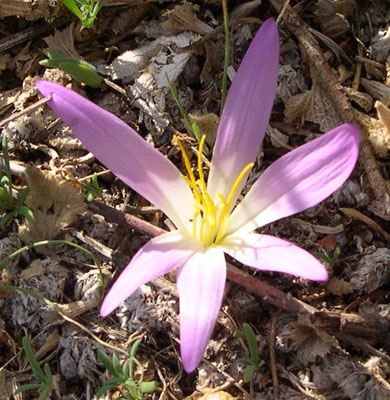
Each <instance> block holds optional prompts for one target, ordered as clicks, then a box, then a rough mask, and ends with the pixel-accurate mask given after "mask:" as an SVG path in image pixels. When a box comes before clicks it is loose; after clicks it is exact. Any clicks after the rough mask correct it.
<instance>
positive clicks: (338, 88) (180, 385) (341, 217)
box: [0, 0, 390, 400]
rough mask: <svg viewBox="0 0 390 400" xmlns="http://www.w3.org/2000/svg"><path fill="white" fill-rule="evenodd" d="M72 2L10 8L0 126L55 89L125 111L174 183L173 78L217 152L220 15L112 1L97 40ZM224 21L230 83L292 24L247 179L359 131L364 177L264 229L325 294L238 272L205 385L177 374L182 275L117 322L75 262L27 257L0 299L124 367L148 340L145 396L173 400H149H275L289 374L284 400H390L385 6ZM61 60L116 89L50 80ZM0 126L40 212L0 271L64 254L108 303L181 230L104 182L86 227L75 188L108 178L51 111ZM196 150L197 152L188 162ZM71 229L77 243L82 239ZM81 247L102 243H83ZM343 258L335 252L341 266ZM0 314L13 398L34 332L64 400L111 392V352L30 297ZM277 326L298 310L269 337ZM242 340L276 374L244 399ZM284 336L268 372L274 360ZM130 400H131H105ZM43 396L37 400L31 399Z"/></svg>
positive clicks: (255, 5) (270, 5) (233, 13)
mask: <svg viewBox="0 0 390 400" xmlns="http://www.w3.org/2000/svg"><path fill="white" fill-rule="evenodd" d="M59 3H60V2H58V1H49V2H48V1H32V0H23V1H22V0H3V1H1V2H0V18H1V19H0V28H1V29H0V123H1V121H2V120H6V119H7V118H9V117H12V116H13V115H14V114H16V113H18V112H21V111H22V112H23V110H25V109H26V108H28V107H29V106H30V105H32V104H34V103H35V102H36V101H37V100H38V97H37V91H36V89H35V87H34V82H35V81H36V80H37V79H39V78H42V77H44V78H45V79H49V80H52V81H54V82H57V83H60V84H62V85H65V86H69V87H72V88H73V89H75V90H77V91H79V92H81V93H83V94H84V95H85V96H87V97H89V98H90V99H91V100H93V101H94V102H96V103H97V104H100V105H101V106H103V107H106V108H107V109H109V110H110V111H112V112H114V113H115V114H117V115H118V116H120V117H121V118H122V119H124V120H125V121H126V122H127V123H129V124H131V125H132V126H134V127H136V128H137V129H138V131H140V132H141V134H142V135H143V136H144V137H145V139H146V140H147V141H149V142H150V143H152V144H153V145H154V146H155V147H156V148H158V149H159V150H160V151H161V152H163V153H164V154H165V155H166V156H167V157H169V158H170V159H171V160H172V161H174V162H175V163H176V164H177V165H178V166H179V167H180V161H179V157H178V152H177V148H176V147H175V145H174V142H173V141H172V134H173V133H176V134H178V132H179V134H181V135H182V136H183V137H185V136H184V135H185V134H184V132H187V133H188V127H186V126H185V124H184V122H183V121H182V118H181V115H180V113H179V112H178V110H177V108H176V105H175V103H174V102H173V99H172V97H171V94H170V92H169V90H168V88H167V84H166V79H165V76H166V74H167V75H168V76H169V78H170V80H171V81H172V83H173V84H174V86H175V89H176V91H177V94H178V97H179V99H180V101H181V102H182V104H183V107H184V108H185V110H186V111H187V112H188V113H189V114H190V115H191V117H192V119H193V120H196V122H197V124H198V125H199V126H200V127H201V130H202V131H205V132H206V131H207V133H208V144H210V145H211V144H212V143H213V142H214V140H215V134H216V128H217V125H218V115H219V105H220V103H219V102H220V88H221V78H222V73H221V71H222V65H223V48H224V37H223V29H222V23H223V20H222V10H221V6H220V2H219V1H216V0H213V1H199V2H189V1H181V2H172V1H153V0H151V1H147V2H145V1H138V0H121V1H117V0H107V1H106V5H107V6H106V7H104V8H103V9H102V10H101V13H100V14H99V16H98V19H97V21H96V26H95V27H94V28H93V29H92V30H88V31H85V30H84V31H82V30H80V27H79V25H78V24H76V23H72V20H71V16H70V14H69V13H68V11H67V10H66V9H65V8H64V7H63V6H61V5H60V4H59ZM228 6H229V13H230V14H229V16H230V21H231V23H230V33H231V55H230V67H231V69H230V72H231V76H233V75H234V70H236V69H237V67H238V65H239V64H240V61H241V59H242V56H243V54H244V52H245V49H246V48H247V46H248V44H249V42H250V40H251V38H252V37H253V34H254V33H255V31H256V30H257V28H258V26H259V23H260V22H261V21H264V20H265V19H266V18H268V17H269V16H272V17H274V18H275V19H276V18H278V17H279V19H280V21H279V30H280V35H281V59H280V69H279V85H278V91H277V98H276V101H275V105H274V109H273V114H272V117H271V121H270V126H269V128H268V130H267V132H268V134H267V135H268V136H267V139H266V140H265V142H264V148H263V150H262V153H261V154H259V157H258V164H257V165H256V167H255V173H254V176H253V177H252V179H255V178H256V176H258V175H259V174H260V173H261V172H262V171H263V170H264V168H265V167H266V166H267V165H269V164H270V163H271V162H272V161H273V160H275V159H276V158H277V157H279V156H281V155H283V154H285V153H286V152H287V150H288V149H291V148H295V147H297V146H298V145H299V144H301V143H303V142H305V141H307V140H309V139H311V138H312V137H313V136H316V135H319V134H321V133H323V132H324V131H326V130H328V129H330V128H332V127H334V126H336V125H338V124H339V123H341V122H346V121H348V122H350V121H354V122H355V123H357V124H359V126H360V128H361V133H362V143H361V154H360V162H359V165H358V167H357V168H356V171H355V173H354V174H353V176H352V177H351V179H350V180H349V181H348V182H347V183H346V184H345V185H344V186H343V187H342V188H341V189H340V190H339V191H338V192H337V193H335V194H334V196H332V197H331V198H329V200H327V201H326V202H324V203H323V204H321V205H319V206H317V207H315V208H313V209H312V210H309V211H308V212H306V213H302V214H300V215H298V216H297V217H294V218H290V219H287V220H282V221H278V222H275V223H273V224H271V225H270V226H267V227H266V228H265V232H267V233H270V234H273V235H278V236H280V237H283V238H286V239H288V240H291V241H293V242H295V243H297V244H299V245H301V246H303V247H305V248H306V249H308V250H309V251H311V252H313V253H314V252H318V253H320V254H322V255H323V256H324V259H325V260H327V261H326V262H327V267H328V271H329V273H330V276H331V278H330V280H329V282H327V283H326V284H324V285H322V284H312V283H309V282H307V281H304V280H301V279H296V278H290V277H287V276H281V275H278V276H277V275H276V274H269V273H258V274H256V276H249V275H248V274H246V273H243V272H242V270H241V272H237V271H236V270H234V269H233V267H232V269H231V270H230V271H229V274H230V279H231V283H230V284H229V285H228V287H227V289H226V294H225V297H226V300H225V303H224V306H223V309H222V312H221V313H220V315H219V319H218V323H217V326H216V328H215V331H214V334H213V337H212V340H211V341H210V344H209V346H208V348H207V351H206V353H205V355H204V359H203V361H202V363H201V365H200V367H199V369H198V370H197V372H196V373H194V374H191V375H186V374H185V373H184V372H183V370H182V367H181V364H180V359H179V356H178V344H177V342H176V340H177V331H178V311H179V304H178V301H177V292H176V287H175V285H174V284H173V283H172V282H174V280H175V277H174V276H168V277H166V278H165V279H161V280H158V281H156V282H153V283H151V284H150V285H145V286H143V287H142V288H141V289H140V290H139V291H138V292H137V293H135V294H134V295H133V296H132V297H131V298H130V299H129V300H128V301H126V302H125V303H124V304H123V306H122V307H120V309H119V310H118V311H117V312H116V313H115V314H114V315H113V316H111V317H109V318H107V319H105V320H103V319H101V318H100V317H99V312H98V304H99V302H100V300H101V294H100V283H99V273H98V271H97V270H96V269H95V268H91V266H90V263H91V261H90V259H89V258H88V257H87V256H86V255H85V254H83V253H81V252H80V251H78V250H76V249H74V248H70V247H69V248H68V247H66V246H62V245H61V246H58V247H52V248H51V250H50V249H46V250H44V249H40V250H39V251H38V250H30V251H28V252H24V253H21V254H19V255H18V256H16V257H15V258H13V259H12V260H10V262H9V263H8V264H7V266H6V268H5V269H3V270H2V271H1V275H0V284H1V285H15V286H18V287H20V288H24V289H28V290H31V291H33V292H35V293H37V294H39V295H41V296H44V297H46V298H47V299H49V300H51V301H53V302H55V304H56V305H58V307H59V309H60V310H61V312H63V314H64V315H65V316H68V317H70V318H72V319H74V320H75V321H76V322H79V323H81V324H82V325H83V326H85V327H86V328H87V329H88V330H89V331H90V333H92V334H93V335H96V337H97V338H99V339H101V340H103V341H105V342H107V343H108V344H111V345H115V346H117V347H119V348H121V349H123V350H128V349H129V348H130V347H131V343H132V341H133V340H134V339H133V338H134V337H138V336H139V337H141V336H143V342H142V346H141V348H140V350H139V361H140V363H141V365H142V366H143V368H144V374H145V378H147V379H150V380H158V381H159V382H160V391H157V392H155V393H153V394H151V395H150V396H149V397H148V398H152V399H202V400H230V399H235V398H237V399H245V400H246V399H255V400H260V399H272V398H276V397H275V391H274V387H273V383H272V382H273V381H272V379H273V378H274V376H273V372H275V371H276V377H277V379H278V383H279V396H278V398H279V399H289V400H290V399H304V398H309V399H322V400H327V399H329V400H330V399H354V400H355V399H357V400H371V399H372V400H376V399H390V385H389V383H388V382H389V379H390V369H389V360H390V358H389V357H390V354H389V352H390V343H389V339H388V337H389V329H390V305H389V304H390V302H389V301H390V296H389V294H388V289H389V267H390V252H389V248H388V247H389V234H390V225H389V220H390V196H389V193H390V183H389V182H390V169H389V166H390V163H389V149H390V139H389V137H390V136H389V135H390V133H389V132H390V131H389V129H390V122H389V121H390V118H389V115H390V112H389V109H388V106H389V104H390V88H389V87H390V85H389V82H390V79H389V76H390V74H389V71H390V35H389V21H388V15H389V13H390V6H389V4H388V2H381V1H377V0H370V1H367V2H358V1H356V0H332V1H331V0H317V1H313V2H306V3H305V2H299V1H295V0H291V1H290V2H288V1H284V0H270V1H265V0H263V1H262V2H260V1H257V0H255V1H245V2H241V1H229V2H228ZM45 43H46V44H45ZM47 45H48V46H49V47H51V48H54V49H57V50H58V49H61V50H62V51H64V53H66V54H68V55H70V54H71V55H72V57H77V56H80V57H82V58H83V59H85V60H87V61H88V62H90V63H92V64H93V65H94V66H95V67H96V68H97V70H98V71H99V73H101V74H102V76H103V77H104V78H106V84H105V85H104V87H103V88H102V90H96V89H90V88H88V87H86V86H83V85H81V84H78V83H77V82H74V81H72V80H71V78H70V77H69V76H67V75H65V74H64V73H63V72H62V71H59V70H55V69H53V70H50V71H49V70H46V71H45V70H44V68H43V67H41V66H40V65H39V61H40V60H42V59H43V58H44V54H43V50H44V49H45V48H46V47H47ZM64 47H65V48H66V49H67V50H66V49H65V50H64ZM106 50H107V51H106ZM259 95H261V94H259ZM375 101H376V102H375ZM0 126H1V127H2V129H3V131H4V132H6V133H7V136H8V137H9V145H10V156H11V161H12V163H11V169H12V171H13V173H15V182H16V186H15V188H14V190H15V191H17V192H19V191H20V190H21V188H23V187H24V186H26V185H28V186H29V187H30V193H29V195H28V198H27V199H26V205H28V206H29V207H30V208H31V209H32V210H33V211H34V214H35V218H36V223H35V224H34V225H29V224H28V223H27V222H25V221H23V220H13V221H11V222H10V223H9V224H8V225H7V226H6V229H5V230H4V231H1V232H0V255H1V259H4V258H5V257H6V256H8V255H9V254H11V253H12V252H14V251H15V250H17V249H18V248H20V247H21V246H22V245H23V243H32V242H35V241H39V240H43V239H54V238H62V239H65V238H66V239H70V240H72V241H74V242H77V243H79V244H80V245H83V246H85V247H87V248H88V249H89V250H92V251H93V252H94V254H96V255H97V257H98V258H99V259H100V260H101V261H102V262H103V275H102V277H103V278H104V279H103V280H104V285H105V286H104V290H106V289H107V287H108V285H109V282H111V281H112V279H113V277H115V276H117V275H118V272H119V271H120V269H121V268H123V267H124V266H125V265H126V263H127V262H128V260H129V258H130V257H132V256H133V255H134V253H135V252H136V251H137V250H138V249H139V248H140V247H141V245H142V244H144V243H145V242H146V240H147V239H148V237H150V236H155V235H157V234H159V233H161V232H162V231H163V230H166V229H168V226H167V225H166V223H165V217H164V216H161V214H160V213H158V212H157V211H156V210H154V209H150V208H148V207H149V204H147V203H145V201H144V199H142V198H140V197H139V196H138V195H137V194H136V193H134V192H132V191H131V190H130V189H129V188H127V187H125V185H123V184H122V183H121V182H119V181H118V180H116V179H114V178H113V176H112V175H110V174H108V173H104V174H103V175H100V176H99V178H98V179H99V184H100V186H101V188H102V191H103V198H104V201H105V203H106V204H105V205H104V204H101V203H99V202H100V200H99V199H96V202H95V203H92V204H90V205H89V207H88V209H89V210H87V205H86V203H85V201H84V194H83V193H81V191H80V186H79V183H77V181H79V180H80V179H83V178H85V177H88V176H91V175H92V174H93V173H94V172H97V173H100V172H102V171H103V172H104V167H102V166H101V165H100V164H99V162H98V161H97V160H96V159H94V157H91V156H90V155H88V154H87V153H86V151H85V149H84V148H83V147H82V145H81V144H80V142H79V141H78V140H76V139H75V138H74V137H73V136H72V134H71V132H70V131H69V129H68V128H66V127H64V126H63V125H62V124H61V123H60V122H58V121H57V120H56V118H55V117H54V116H53V114H52V113H51V112H50V111H49V110H48V109H47V108H45V107H42V106H41V107H39V108H36V109H35V110H33V111H31V112H29V113H25V114H23V115H22V116H19V117H18V118H15V119H14V120H12V121H10V122H6V123H4V126H3V125H0ZM193 143H195V141H194V139H193V138H192V137H188V149H189V152H190V153H191V154H192V150H191V149H192V147H194V146H193ZM191 146H192V147H191ZM146 167H147V166H146ZM18 171H19V172H18ZM20 171H22V173H20ZM49 171H50V172H49ZM126 213H132V214H135V215H129V214H126ZM102 215H103V216H104V218H103V217H102ZM137 218H138V219H137ZM140 219H141V221H140ZM146 222H147V223H149V225H147V224H146ZM70 228H72V229H73V231H76V232H79V233H80V234H81V235H73V234H72V237H71V238H70V234H69V232H68V231H69V229H70ZM82 237H83V238H84V239H85V238H91V240H89V241H88V240H85V241H86V242H87V243H89V244H88V245H87V244H84V243H83V242H82V241H81V239H80V238H82ZM336 248H339V249H340V253H339V255H338V257H336V258H333V254H335V253H334V251H335V249H336ZM41 250H42V251H41ZM235 267H239V268H241V266H238V265H235ZM0 305H1V310H2V311H1V313H0V366H1V368H0V399H1V400H3V399H10V400H13V399H20V398H22V397H21V396H20V395H13V392H14V390H15V389H16V387H17V386H18V385H19V384H20V383H26V382H31V381H32V374H31V369H29V366H28V363H27V362H26V358H25V356H24V353H23V351H22V347H21V337H22V336H24V335H25V334H28V336H29V337H30V338H32V339H33V344H34V348H35V350H36V354H37V356H38V359H39V360H44V362H46V361H47V362H48V363H49V365H50V367H51V370H52V371H53V372H55V373H56V377H57V378H56V379H58V382H59V383H58V390H57V392H55V393H53V396H54V397H53V398H61V399H65V400H67V399H69V400H70V399H72V400H78V399H80V400H81V399H92V398H93V395H94V393H95V392H96V391H97V389H98V388H99V387H100V386H101V385H102V384H103V376H104V371H105V370H104V368H103V365H102V364H101V363H100V361H99V360H98V358H97V353H96V352H97V348H98V347H99V346H101V344H99V343H98V341H96V340H95V338H94V337H93V336H92V335H91V334H88V333H87V332H86V331H83V330H82V329H80V328H79V327H77V326H76V325H74V324H72V323H71V322H70V321H69V320H68V321H65V320H64V319H62V318H61V317H59V316H58V315H57V314H56V313H55V312H53V310H51V309H50V308H49V307H48V306H47V305H46V304H45V303H43V302H42V301H41V300H38V299H37V298H35V297H31V296H30V295H28V294H26V293H22V292H14V293H12V292H9V291H2V290H0ZM278 309H280V310H284V311H283V312H281V315H280V317H279V318H278V320H277V321H276V323H275V324H274V326H272V321H273V319H274V316H275V314H276V312H277V310H278ZM244 322H247V323H250V324H251V325H252V326H253V327H254V328H255V330H256V333H257V334H258V337H259V342H258V343H259V345H258V351H259V354H260V358H261V359H264V360H265V365H264V366H262V367H261V368H260V370H259V371H258V372H257V373H256V374H255V377H254V379H253V381H252V382H251V383H250V384H244V383H243V380H242V373H243V369H242V366H241V365H240V363H239V362H238V361H237V360H238V359H239V358H243V357H245V356H246V354H247V353H246V350H245V343H244V345H243V343H241V342H240V341H239V340H238V339H236V338H234V337H233V333H234V331H235V330H236V329H239V328H241V326H242V324H243V323H244ZM272 329H274V332H273V334H275V336H276V339H275V345H274V352H275V361H274V362H271V361H270V358H269V352H268V348H267V343H268V338H269V336H270V335H271V333H272V332H271V331H272ZM118 356H119V358H120V359H121V361H123V360H124V355H122V354H120V353H118ZM272 368H274V370H273V371H272V370H271V369H272ZM121 395H122V394H121V392H120V390H118V391H117V392H115V393H112V397H110V396H111V395H108V394H107V396H106V397H105V398H106V399H108V398H115V396H116V397H117V398H120V397H121ZM34 396H35V397H34ZM36 397H37V396H36V393H34V392H29V393H26V394H25V395H24V397H23V398H24V399H30V398H36Z"/></svg>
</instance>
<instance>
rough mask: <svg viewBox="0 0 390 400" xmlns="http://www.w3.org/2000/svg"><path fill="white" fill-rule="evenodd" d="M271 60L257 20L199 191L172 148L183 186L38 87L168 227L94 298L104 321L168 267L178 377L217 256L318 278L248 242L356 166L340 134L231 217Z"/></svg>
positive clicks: (263, 238) (82, 107) (272, 52)
mask: <svg viewBox="0 0 390 400" xmlns="http://www.w3.org/2000/svg"><path fill="white" fill-rule="evenodd" d="M278 49H279V36H278V31H277V28H276V26H275V23H274V21H273V20H267V21H266V22H264V24H263V25H262V27H261V29H260V30H259V32H258V33H257V35H256V37H255V38H254V39H253V41H252V43H251V45H250V47H249V49H248V51H247V53H246V55H245V57H244V60H243V61H242V64H241V66H240V68H239V70H238V72H237V74H236V77H235V79H234V82H233V83H232V85H231V88H230V90H229V95H228V97H227V100H226V104H225V108H224V111H223V115H222V119H221V122H220V125H219V129H218V134H217V140H216V143H215V148H214V154H213V158H212V164H211V169H210V173H209V178H208V181H207V184H206V182H205V178H204V176H203V170H202V165H201V159H199V160H198V174H199V178H198V179H197V178H195V176H194V173H193V171H192V169H191V165H190V164H189V161H188V159H187V160H186V154H185V151H184V149H183V157H184V159H185V161H186V166H187V174H188V176H187V177H183V176H182V174H181V173H180V171H179V170H178V169H177V168H176V167H175V165H173V164H172V163H171V162H170V161H169V160H168V159H167V158H165V157H164V156H163V155H162V154H161V153H159V152H158V151H157V150H156V149H154V148H153V147H152V146H150V145H149V144H148V143H147V142H146V141H145V140H143V139H142V138H141V137H140V136H139V135H138V134H137V133H136V132H135V131H134V130H133V129H131V128H130V127H129V126H127V125H126V124H125V123H124V122H122V121H121V120H120V119H118V118H117V117H116V116H114V115H112V114H110V113H109V112H107V111H105V110H103V109H101V108H100V107H98V106H96V105H95V104H93V103H91V102H90V101H88V100H86V99H84V98H83V97H81V96H79V95H78V94H76V93H74V92H72V91H71V90H68V89H65V88H63V87H61V86H58V85H56V84H54V83H50V82H45V81H39V82H37V87H38V89H39V90H40V91H41V93H42V94H43V95H44V96H52V99H51V101H50V102H49V105H50V107H51V108H52V109H53V110H54V112H55V113H56V114H57V115H58V116H59V117H60V118H61V119H62V120H63V121H64V122H65V123H66V124H68V125H69V126H71V127H72V129H73V132H74V134H75V135H76V136H77V137H78V138H80V139H81V140H82V142H83V143H84V145H85V146H86V148H87V149H88V150H89V151H91V152H92V153H93V154H95V156H96V157H97V158H98V159H99V160H100V161H101V162H102V163H103V164H104V165H106V166H107V167H108V168H109V169H110V170H111V171H112V172H113V173H114V174H115V175H116V176H117V177H118V178H120V179H121V180H122V181H123V182H125V183H126V184H128V185H129V186H130V187H132V188H133V189H134V190H136V191H137V192H138V193H139V194H141V195H142V196H143V197H145V198H146V199H148V200H149V201H150V202H151V203H153V204H154V205H156V206H158V207H159V208H160V209H161V210H162V211H163V212H164V213H165V214H166V215H167V216H168V217H169V218H170V219H171V220H172V221H173V223H174V224H175V226H176V227H177V230H176V231H173V232H169V233H166V234H163V235H161V236H158V237H155V238H153V239H152V240H150V241H149V242H148V243H146V245H145V246H143V247H142V248H141V249H140V250H139V251H138V253H137V254H136V255H135V256H134V258H133V259H132V260H131V262H130V264H129V265H128V266H127V267H126V268H125V270H124V271H123V272H122V274H121V275H120V277H119V278H118V279H117V281H116V282H115V283H114V285H113V286H112V288H111V290H110V291H109V293H108V294H107V296H106V297H105V299H104V301H103V304H102V307H101V315H102V316H106V315H108V314H109V313H111V312H112V311H113V310H115V309H116V308H117V307H118V306H119V305H120V304H121V303H122V302H123V301H125V300H126V299H127V298H128V297H129V296H130V295H131V294H132V293H134V292H135V291H136V290H137V289H138V288H139V287H140V286H141V285H143V284H145V283H147V282H148V281H150V280H152V279H154V278H156V277H158V276H160V275H163V274H166V273H167V272H169V271H171V270H172V269H174V268H178V275H177V285H178V289H179V295H180V339H181V344H180V347H181V356H182V360H183V364H184V367H185V369H186V371H187V372H191V371H193V370H194V369H195V368H196V367H197V365H198V364H199V361H200V359H201V357H202V354H203V352H204V350H205V348H206V345H207V342H208V341H209V339H210V336H211V334H212V331H213V327H214V324H215V321H216V318H217V316H218V312H219V310H220V307H221V303H222V299H223V294H224V288H225V280H226V262H225V257H224V253H227V254H229V255H230V256H232V257H234V258H235V259H236V260H238V261H240V262H242V263H243V264H246V265H248V266H250V267H252V268H255V269H258V270H265V271H278V272H284V273H289V274H293V275H296V276H300V277H303V278H306V279H312V280H318V281H324V280H326V279H327V272H326V269H325V268H324V266H323V265H322V264H321V263H320V262H319V261H318V260H317V259H316V258H314V257H313V256H312V255H311V254H309V253H308V252H306V251H305V250H303V249H301V248H299V247H297V246H295V245H293V244H291V243H289V242H287V241H285V240H282V239H279V238H277V237H273V236H269V235H262V234H258V233H254V232H253V231H254V230H255V229H257V228H260V227H262V226H264V225H266V224H268V223H270V222H273V221H276V220H278V219H280V218H284V217H287V216H289V215H292V214H295V213H298V212H300V211H303V210H305V209H307V208H309V207H312V206H314V205H316V204H318V203H319V202H321V201H322V200H324V199H325V198H326V197H328V196H329V195H330V194H332V193H333V192H334V191H335V190H336V189H337V188H339V187H340V186H341V185H342V184H343V183H344V182H345V180H346V179H347V178H348V177H349V175H350V173H351V171H352V170H353V168H354V166H355V163H356V160H357V155H358V146H359V145H358V143H359V132H358V129H357V128H356V127H355V126H353V125H350V124H344V125H341V126H339V127H337V128H335V129H333V130H332V131H330V132H328V133H326V134H324V135H322V136H320V137H318V138H317V139H315V140H313V141H311V142H309V143H307V144H304V145H303V146H301V147H298V148H297V149H295V150H293V151H291V152H290V153H288V154H286V155H285V156H283V157H281V158H280V159H278V160H277V161H275V162H274V163H273V164H272V165H271V166H270V167H268V168H267V169H266V170H265V171H264V173H263V174H262V175H261V176H260V178H259V179H258V180H257V181H256V182H255V183H254V184H253V186H252V187H251V189H250V190H249V192H248V193H247V194H246V196H245V198H244V199H243V200H242V201H241V202H240V203H239V204H238V205H237V206H236V207H234V206H235V203H236V200H237V197H238V195H239V194H240V192H241V189H242V188H243V186H244V184H245V182H246V178H247V176H248V173H249V171H250V169H251V167H252V165H253V162H254V161H255V160H256V155H257V154H258V151H259V148H260V145H261V143H262V140H263V138H264V133H265V129H266V126H267V123H268V120H269V116H270V113H271V109H272V105H273V99H274V94H275V89H276V83H277V73H278V58H279V50H278ZM200 147H202V142H201V146H200ZM199 153H200V154H202V151H201V150H200V152H199ZM183 178H184V179H183Z"/></svg>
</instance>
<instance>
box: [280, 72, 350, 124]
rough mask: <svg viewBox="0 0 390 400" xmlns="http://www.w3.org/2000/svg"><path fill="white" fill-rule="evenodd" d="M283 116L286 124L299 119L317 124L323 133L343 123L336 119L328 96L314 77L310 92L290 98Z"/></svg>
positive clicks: (336, 114) (335, 113)
mask: <svg viewBox="0 0 390 400" xmlns="http://www.w3.org/2000/svg"><path fill="white" fill-rule="evenodd" d="M314 76H315V75H314ZM284 115H285V117H286V122H292V121H294V120H295V119H297V118H299V117H301V118H302V121H305V120H306V121H311V122H314V123H316V124H319V126H320V129H321V131H323V132H326V131H329V130H331V129H333V128H334V127H336V126H337V125H340V124H341V123H342V122H343V121H341V119H340V118H339V117H338V113H337V112H336V110H335V108H334V107H333V104H332V103H331V102H330V100H329V98H328V94H327V93H326V92H325V91H324V90H323V89H322V87H321V85H320V84H319V83H318V82H317V81H316V79H315V78H314V77H313V86H312V88H311V90H309V91H306V92H304V93H300V94H298V95H296V96H292V97H290V98H289V99H288V100H287V101H286V103H285V110H284Z"/></svg>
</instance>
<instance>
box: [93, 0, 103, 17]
mask: <svg viewBox="0 0 390 400" xmlns="http://www.w3.org/2000/svg"><path fill="white" fill-rule="evenodd" d="M103 5H104V0H98V1H97V2H96V4H95V7H94V8H93V11H92V16H93V18H94V19H95V18H96V16H97V15H98V13H99V11H100V9H101V8H102V7H103Z"/></svg>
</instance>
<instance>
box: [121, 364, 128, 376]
mask: <svg viewBox="0 0 390 400" xmlns="http://www.w3.org/2000/svg"><path fill="white" fill-rule="evenodd" d="M122 375H123V376H126V377H128V376H129V361H125V362H124V363H123V365H122Z"/></svg>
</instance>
